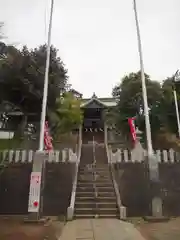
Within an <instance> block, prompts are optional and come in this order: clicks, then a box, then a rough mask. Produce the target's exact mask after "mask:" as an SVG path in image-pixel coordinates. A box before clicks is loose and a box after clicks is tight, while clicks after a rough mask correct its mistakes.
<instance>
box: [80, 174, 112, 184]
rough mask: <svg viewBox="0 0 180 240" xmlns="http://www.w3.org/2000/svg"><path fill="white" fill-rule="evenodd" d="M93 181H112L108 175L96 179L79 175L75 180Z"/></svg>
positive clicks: (82, 181)
mask: <svg viewBox="0 0 180 240" xmlns="http://www.w3.org/2000/svg"><path fill="white" fill-rule="evenodd" d="M94 181H97V182H100V183H101V182H104V183H106V182H107V183H108V182H112V179H111V178H110V177H109V176H108V177H99V176H98V177H97V178H96V180H94V177H91V178H87V176H84V177H79V178H78V180H77V182H81V183H87V182H88V183H89V182H94Z"/></svg>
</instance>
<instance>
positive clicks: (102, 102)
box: [81, 94, 117, 107]
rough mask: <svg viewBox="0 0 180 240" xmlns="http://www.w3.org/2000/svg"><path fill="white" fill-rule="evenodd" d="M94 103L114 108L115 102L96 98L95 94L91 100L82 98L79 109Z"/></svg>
mask: <svg viewBox="0 0 180 240" xmlns="http://www.w3.org/2000/svg"><path fill="white" fill-rule="evenodd" d="M93 102H96V103H97V104H98V103H99V104H100V105H102V106H104V107H115V106H116V105H117V102H116V100H115V99H114V98H98V97H97V96H96V95H95V94H93V96H92V97H91V98H83V99H82V104H81V107H86V106H88V105H89V104H91V103H93Z"/></svg>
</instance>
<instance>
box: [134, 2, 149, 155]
mask: <svg viewBox="0 0 180 240" xmlns="http://www.w3.org/2000/svg"><path fill="white" fill-rule="evenodd" d="M133 1H134V13H135V21H136V29H137V39H138V50H139V58H140V67H141V81H142V93H143V101H144V114H145V124H146V136H147V148H148V156H149V157H151V156H152V155H153V148H152V140H151V126H150V121H149V109H148V102H147V90H146V82H145V74H144V63H143V56H142V44H141V37H140V28H139V22H138V15H137V7H136V0H133Z"/></svg>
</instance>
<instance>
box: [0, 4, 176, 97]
mask: <svg viewBox="0 0 180 240" xmlns="http://www.w3.org/2000/svg"><path fill="white" fill-rule="evenodd" d="M132 2H133V1H132V0H55V8H54V16H53V29H52V43H53V45H54V46H56V47H57V48H58V49H59V55H60V56H61V58H62V60H63V61H64V63H65V64H66V67H67V68H68V74H69V76H70V82H71V84H72V85H73V87H74V88H75V89H76V90H78V91H80V92H82V93H83V96H84V97H89V96H91V95H92V94H93V92H95V93H96V95H97V96H101V97H106V96H110V95H111V91H112V87H113V86H114V85H115V84H116V83H117V82H119V81H120V79H121V78H122V77H123V76H124V75H125V74H127V73H129V72H132V71H138V69H139V58H138V49H137V40H136V39H137V38H136V29H135V21H134V12H133V4H132ZM49 6H50V0H0V21H4V23H5V28H4V33H5V35H6V36H7V37H8V39H7V41H8V42H9V43H13V44H16V46H17V47H20V46H21V45H23V44H26V45H28V47H36V46H38V45H39V44H43V43H44V42H45V41H46V35H47V26H48V25H47V23H48V18H49ZM137 7H138V12H139V20H140V28H141V38H142V43H143V54H144V65H145V71H146V72H147V73H148V74H150V75H151V77H152V78H153V79H154V80H159V81H161V80H162V79H163V78H165V77H167V76H171V75H172V74H173V73H174V71H176V69H177V68H180V0H137Z"/></svg>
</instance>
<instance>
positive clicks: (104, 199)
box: [76, 196, 116, 203]
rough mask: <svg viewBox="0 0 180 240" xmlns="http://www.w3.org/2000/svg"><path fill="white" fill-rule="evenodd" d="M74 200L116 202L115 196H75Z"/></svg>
mask: <svg viewBox="0 0 180 240" xmlns="http://www.w3.org/2000/svg"><path fill="white" fill-rule="evenodd" d="M76 201H77V202H91V201H96V202H97V203H98V202H101V203H102V202H108V203H109V202H116V197H115V196H109V197H106V196H105V197H97V198H95V196H76Z"/></svg>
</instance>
